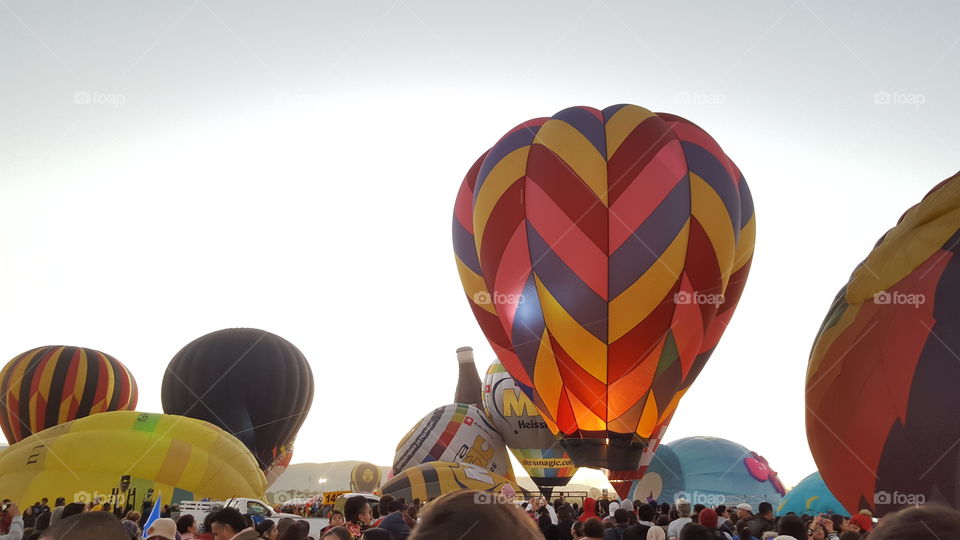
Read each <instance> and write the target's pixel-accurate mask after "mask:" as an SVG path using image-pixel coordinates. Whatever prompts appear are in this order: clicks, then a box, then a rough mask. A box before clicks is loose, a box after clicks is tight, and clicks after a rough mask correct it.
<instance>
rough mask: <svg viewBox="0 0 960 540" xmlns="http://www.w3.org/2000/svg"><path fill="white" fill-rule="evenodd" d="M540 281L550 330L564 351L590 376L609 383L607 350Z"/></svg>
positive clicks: (539, 291) (538, 282)
mask: <svg viewBox="0 0 960 540" xmlns="http://www.w3.org/2000/svg"><path fill="white" fill-rule="evenodd" d="M534 277H535V278H536V284H537V294H538V295H539V297H540V307H541V309H542V310H543V320H544V322H545V323H546V326H547V329H548V330H549V331H550V334H551V335H552V336H553V338H554V339H556V340H557V343H559V344H560V347H561V348H562V349H563V350H564V351H566V352H567V354H569V355H570V357H571V358H573V360H574V361H575V362H576V363H577V365H579V366H580V367H581V368H583V369H584V370H585V371H586V372H587V373H589V374H590V375H592V376H594V377H596V378H597V379H598V380H599V381H600V382H603V383H605V382H607V346H606V344H604V343H603V342H602V341H600V340H599V339H597V338H596V337H594V335H593V334H591V333H590V332H588V331H587V330H585V329H584V328H583V326H581V325H580V323H578V322H577V321H576V320H574V318H573V317H571V316H570V314H569V313H567V310H565V309H563V306H561V305H560V302H558V301H557V299H556V298H554V297H553V295H552V294H550V291H548V290H547V288H546V287H545V286H544V285H543V283H542V282H541V281H540V278H539V277H537V276H534Z"/></svg>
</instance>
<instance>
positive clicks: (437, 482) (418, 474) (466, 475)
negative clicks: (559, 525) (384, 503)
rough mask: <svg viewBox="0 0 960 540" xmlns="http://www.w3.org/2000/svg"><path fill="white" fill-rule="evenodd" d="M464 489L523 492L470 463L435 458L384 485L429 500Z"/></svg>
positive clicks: (392, 491) (409, 497) (395, 492)
mask: <svg viewBox="0 0 960 540" xmlns="http://www.w3.org/2000/svg"><path fill="white" fill-rule="evenodd" d="M461 489H476V490H479V491H487V492H490V493H492V494H498V495H511V496H512V495H513V494H521V493H522V492H521V489H520V487H519V486H518V485H517V484H515V483H514V482H513V481H511V480H509V479H508V478H506V477H504V476H501V475H499V474H496V473H493V472H490V471H488V470H487V469H485V468H483V467H479V466H476V465H470V464H469V463H451V462H448V461H431V462H429V463H422V464H420V465H417V466H416V467H411V468H409V469H407V470H405V471H403V472H401V473H400V474H398V475H396V476H394V477H393V478H392V479H391V480H390V481H389V482H387V483H386V484H384V485H383V489H382V491H383V494H384V495H390V496H392V497H394V498H401V497H402V498H404V499H406V500H408V501H412V500H413V499H420V500H421V501H426V500H429V499H434V498H436V497H439V496H441V495H446V494H447V493H451V492H454V491H459V490H461Z"/></svg>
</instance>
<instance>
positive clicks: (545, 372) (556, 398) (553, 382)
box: [533, 332, 563, 433]
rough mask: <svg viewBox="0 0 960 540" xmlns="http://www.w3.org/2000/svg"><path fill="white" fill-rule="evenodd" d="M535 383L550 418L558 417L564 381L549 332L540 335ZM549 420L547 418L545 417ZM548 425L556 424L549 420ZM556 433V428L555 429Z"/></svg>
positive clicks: (534, 375) (534, 376)
mask: <svg viewBox="0 0 960 540" xmlns="http://www.w3.org/2000/svg"><path fill="white" fill-rule="evenodd" d="M533 385H534V386H535V387H536V389H537V393H538V394H539V395H540V399H542V400H543V402H544V405H546V408H547V413H548V415H541V416H544V417H545V416H550V418H556V417H557V407H559V405H560V392H563V381H562V380H560V370H559V368H558V367H557V358H556V357H555V356H554V355H553V348H552V347H550V338H549V337H548V335H547V332H543V335H542V336H541V337H540V347H539V349H538V350H537V363H536V364H535V365H534V368H533ZM544 419H545V420H547V419H546V418H544ZM547 424H548V425H553V426H554V427H556V424H555V423H553V422H551V421H549V420H548V421H547ZM553 432H554V433H556V430H553Z"/></svg>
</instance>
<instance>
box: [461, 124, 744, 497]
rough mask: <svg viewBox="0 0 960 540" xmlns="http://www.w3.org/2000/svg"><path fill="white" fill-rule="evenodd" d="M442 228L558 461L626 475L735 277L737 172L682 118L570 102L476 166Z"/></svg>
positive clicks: (677, 393) (663, 417)
mask: <svg viewBox="0 0 960 540" xmlns="http://www.w3.org/2000/svg"><path fill="white" fill-rule="evenodd" d="M453 229H454V230H453V240H454V252H455V254H456V257H457V264H458V270H459V272H460V278H461V281H462V283H463V286H464V291H465V293H466V295H467V298H468V300H469V301H470V303H471V308H472V309H473V313H474V315H475V316H476V318H477V322H478V323H479V325H480V327H481V329H482V330H483V332H484V334H485V335H486V337H487V339H488V341H489V342H490V345H491V346H492V347H493V348H494V351H495V352H496V354H497V356H498V358H500V360H501V362H502V363H503V365H504V367H506V369H507V371H508V372H509V373H510V374H511V375H512V376H513V377H514V378H515V379H516V380H517V382H518V383H520V385H521V386H522V387H523V388H524V389H526V390H528V391H529V396H530V398H531V399H532V400H533V403H534V404H535V405H536V407H537V409H538V410H539V411H540V413H541V415H542V416H543V418H544V421H545V422H546V423H547V425H548V426H549V427H550V429H551V430H552V431H554V432H555V433H556V434H557V436H558V437H559V438H560V439H561V441H562V444H563V446H564V448H565V449H566V450H567V452H568V453H569V454H570V456H571V457H572V458H573V461H574V463H575V464H576V465H578V466H584V467H593V468H604V469H608V470H610V471H613V473H614V474H616V475H620V476H624V477H625V478H624V479H628V477H629V476H631V475H635V474H636V471H637V470H638V467H639V465H640V459H641V456H642V453H643V451H644V447H645V446H646V445H647V443H648V441H649V440H650V438H651V437H652V436H654V434H656V433H658V432H659V430H660V429H661V428H662V427H663V426H665V425H666V424H667V423H668V421H669V419H670V418H671V416H672V415H673V413H674V411H675V410H676V408H677V405H678V403H679V401H680V399H681V397H682V396H683V394H684V393H685V392H686V391H687V389H688V388H689V387H690V385H691V384H692V383H693V381H694V380H695V379H696V377H697V375H698V374H699V373H700V371H701V370H702V369H703V366H704V364H705V363H706V362H707V360H708V359H709V357H710V354H711V353H712V352H713V350H714V348H715V347H716V345H717V343H718V342H719V339H720V336H721V335H722V333H723V330H724V329H725V328H726V326H727V325H728V323H729V322H730V318H731V317H732V315H733V311H734V308H735V307H736V304H737V301H738V300H739V297H740V293H741V292H742V289H743V285H744V283H745V281H746V277H747V273H748V272H749V267H750V261H751V259H752V255H753V245H754V234H755V220H754V213H753V202H752V199H751V197H750V191H749V189H748V188H747V184H746V182H745V181H744V179H743V175H742V174H741V173H740V171H739V169H737V167H736V165H734V164H733V162H732V161H731V160H730V159H729V158H728V157H727V156H726V154H724V152H723V151H722V150H721V149H720V146H719V145H718V144H717V143H716V141H714V140H713V139H712V138H711V137H710V136H709V135H708V134H707V133H706V132H704V131H703V130H702V129H700V128H699V127H697V126H696V125H694V124H692V123H691V122H689V121H687V120H685V119H683V118H680V117H677V116H673V115H669V114H663V113H653V112H650V111H648V110H646V109H644V108H642V107H638V106H635V105H616V106H613V107H608V108H606V109H604V110H602V111H601V110H597V109H592V108H589V107H573V108H570V109H566V110H563V111H560V112H559V113H557V114H556V115H554V116H553V117H551V118H538V119H535V120H530V121H528V122H525V123H523V124H521V125H519V126H517V127H516V128H514V129H513V130H511V131H509V132H508V133H507V134H506V135H504V136H503V137H502V138H501V139H500V141H498V142H497V143H496V144H495V145H494V146H493V147H491V148H490V149H489V150H488V151H487V152H486V153H485V154H484V155H483V156H481V158H480V159H479V160H478V161H477V163H475V164H474V166H473V167H472V168H471V169H470V171H469V172H468V174H467V176H466V177H465V178H464V181H463V183H462V185H461V188H460V191H459V193H458V197H457V201H456V204H455V209H454V223H453Z"/></svg>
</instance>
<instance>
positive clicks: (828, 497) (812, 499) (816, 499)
mask: <svg viewBox="0 0 960 540" xmlns="http://www.w3.org/2000/svg"><path fill="white" fill-rule="evenodd" d="M789 512H793V513H794V514H796V515H798V516H802V515H803V514H809V515H811V516H816V515H819V514H840V515H842V516H850V515H851V514H850V512H849V511H847V510H846V509H845V508H844V507H843V505H842V504H840V501H838V500H837V498H836V497H834V496H833V493H830V490H829V489H828V488H827V484H825V483H824V482H823V477H822V476H820V473H818V472H815V473H813V474H811V475H810V476H808V477H806V478H804V479H803V480H801V481H800V483H799V484H797V485H796V486H794V487H793V489H791V490H790V491H788V492H787V495H786V496H785V497H784V498H783V500H781V501H780V506H778V507H777V515H778V516H783V515H786V514H787V513H789Z"/></svg>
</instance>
